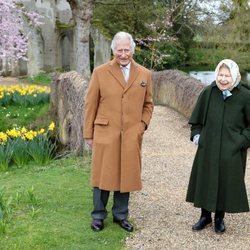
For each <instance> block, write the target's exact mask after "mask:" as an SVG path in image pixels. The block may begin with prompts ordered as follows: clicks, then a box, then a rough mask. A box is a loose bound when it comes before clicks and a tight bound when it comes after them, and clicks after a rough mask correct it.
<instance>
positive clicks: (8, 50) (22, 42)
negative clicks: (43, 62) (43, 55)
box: [0, 0, 42, 61]
mask: <svg viewBox="0 0 250 250" xmlns="http://www.w3.org/2000/svg"><path fill="white" fill-rule="evenodd" d="M41 18H42V17H41V16H40V15H39V14H37V13H36V12H30V11H27V10H26V9H25V8H24V7H23V5H22V4H21V3H19V2H17V1H15V0H0V59H7V60H15V61H17V60H19V59H23V60H27V58H26V52H27V41H28V34H25V33H24V32H23V24H24V22H27V23H28V25H31V26H33V27H37V26H38V25H40V24H41V21H40V20H41Z"/></svg>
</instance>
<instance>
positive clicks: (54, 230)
mask: <svg viewBox="0 0 250 250" xmlns="http://www.w3.org/2000/svg"><path fill="white" fill-rule="evenodd" d="M89 165H90V157H89V156H84V157H83V156H82V157H69V158H67V159H62V160H55V161H53V162H52V163H51V164H50V165H48V166H31V165H29V166H26V167H24V168H11V169H10V170H9V171H8V172H0V191H1V190H4V191H3V200H4V203H5V205H6V204H7V203H8V200H9V201H10V200H11V198H12V200H11V202H10V204H8V205H6V206H7V207H9V210H10V211H11V212H10V216H9V220H8V221H7V222H6V224H5V226H4V228H5V232H3V228H2V232H1V231H0V249H3V250H5V249H9V250H14V249H20V250H24V249H25V250H29V249H39V250H42V249H44V250H45V249H46V250H50V249H60V250H61V249H65V250H68V249H72V250H73V249H74V250H75V249H93V250H96V249H97V250H98V249H109V250H112V249H122V245H123V241H124V239H125V237H126V236H128V235H129V233H127V232H125V231H124V230H122V229H120V228H119V227H118V225H117V224H114V223H113V222H112V216H111V215H110V216H109V218H108V219H107V220H105V229H104V230H103V231H101V232H93V231H92V230H91V229H90V223H91V217H90V213H91V209H92V191H91V188H90V185H89V174H90V170H89ZM110 200H112V199H110ZM0 201H1V200H0ZM110 205H111V204H109V206H108V207H109V209H110ZM0 222H1V219H0Z"/></svg>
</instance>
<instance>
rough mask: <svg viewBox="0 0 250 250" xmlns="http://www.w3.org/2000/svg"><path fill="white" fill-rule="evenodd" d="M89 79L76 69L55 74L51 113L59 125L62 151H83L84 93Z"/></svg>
mask: <svg viewBox="0 0 250 250" xmlns="http://www.w3.org/2000/svg"><path fill="white" fill-rule="evenodd" d="M87 83H88V82H87V81H86V80H85V79H84V78H83V77H82V75H80V74H79V73H77V72H75V71H70V72H67V73H63V74H59V75H57V76H55V78H54V80H53V83H52V85H51V114H52V118H53V120H54V121H55V122H56V124H57V127H58V136H59V144H60V146H61V149H60V151H63V152H64V151H69V152H74V153H77V154H78V153H82V152H83V149H84V140H83V132H82V131H83V111H84V95H85V91H86V88H87Z"/></svg>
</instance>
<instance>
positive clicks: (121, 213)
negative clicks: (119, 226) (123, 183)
mask: <svg viewBox="0 0 250 250" xmlns="http://www.w3.org/2000/svg"><path fill="white" fill-rule="evenodd" d="M109 194H110V191H107V190H101V189H99V188H97V187H95V188H94V189H93V203H94V210H93V211H92V213H91V216H92V218H93V219H100V220H104V219H105V218H106V217H107V214H108V212H107V209H106V206H107V203H108V199H109ZM129 194H130V193H129V192H127V193H121V192H120V191H114V195H113V206H112V214H113V217H114V218H115V219H117V220H124V219H127V217H128V201H129Z"/></svg>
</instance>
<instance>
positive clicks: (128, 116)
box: [83, 59, 153, 192]
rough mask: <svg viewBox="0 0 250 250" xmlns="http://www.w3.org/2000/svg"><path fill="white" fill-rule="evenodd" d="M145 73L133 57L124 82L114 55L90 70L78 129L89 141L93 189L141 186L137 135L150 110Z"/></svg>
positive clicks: (148, 74)
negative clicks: (81, 124) (82, 116)
mask: <svg viewBox="0 0 250 250" xmlns="http://www.w3.org/2000/svg"><path fill="white" fill-rule="evenodd" d="M151 75H152V74H151V71H149V70H148V69H146V68H144V67H143V66H141V65H139V64H137V63H136V62H135V61H134V60H132V61H131V65H130V75H129V79H128V82H126V81H125V79H124V76H123V74H122V71H121V68H120V66H119V64H118V63H117V62H116V61H115V59H114V60H112V61H110V62H108V63H106V64H103V65H101V66H98V67H96V68H95V69H94V71H93V74H92V76H91V80H90V84H89V87H88V90H87V93H86V96H85V114H84V131H83V134H84V135H83V136H84V138H85V139H93V146H92V168H91V185H92V186H93V187H98V188H99V189H102V190H108V191H120V192H131V191H137V190H140V189H141V188H142V184H141V145H142V138H143V133H144V130H145V127H147V126H148V125H149V122H150V119H151V116H152V112H153V99H152V76H151ZM145 125H146V126H145Z"/></svg>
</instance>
